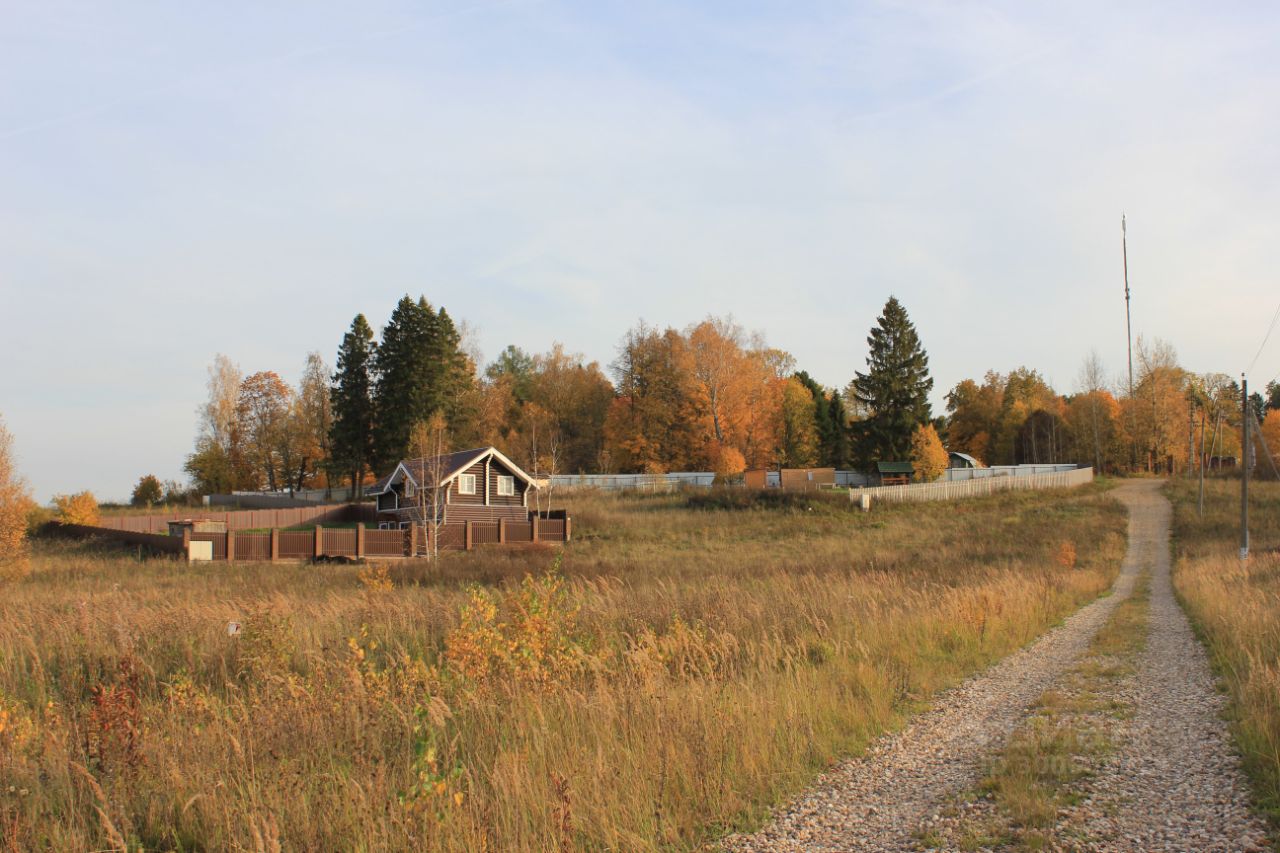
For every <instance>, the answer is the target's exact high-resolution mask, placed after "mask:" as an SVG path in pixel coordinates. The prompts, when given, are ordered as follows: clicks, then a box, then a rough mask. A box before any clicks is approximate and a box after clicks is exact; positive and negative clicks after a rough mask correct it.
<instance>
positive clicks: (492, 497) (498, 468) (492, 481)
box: [489, 459, 529, 507]
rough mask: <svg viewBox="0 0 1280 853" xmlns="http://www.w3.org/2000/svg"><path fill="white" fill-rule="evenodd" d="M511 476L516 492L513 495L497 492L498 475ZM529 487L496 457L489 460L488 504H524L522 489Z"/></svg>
mask: <svg viewBox="0 0 1280 853" xmlns="http://www.w3.org/2000/svg"><path fill="white" fill-rule="evenodd" d="M500 476H501V477H511V478H513V479H514V480H515V487H516V493H515V494H514V495H500V494H498V477H500ZM528 487H529V484H528V483H526V482H525V481H524V480H523V479H521V478H520V477H517V476H516V475H515V474H513V473H512V472H511V469H509V468H508V467H507V466H506V465H503V464H502V463H501V462H499V461H498V460H497V459H490V460H489V504H490V505H491V506H518V507H523V506H524V490H525V489H527V488H528Z"/></svg>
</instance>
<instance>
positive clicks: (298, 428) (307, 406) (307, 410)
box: [291, 352, 334, 489]
mask: <svg viewBox="0 0 1280 853" xmlns="http://www.w3.org/2000/svg"><path fill="white" fill-rule="evenodd" d="M292 431H293V433H294V437H293V448H294V451H295V453H296V455H297V459H296V461H295V463H294V465H293V466H292V467H291V470H292V471H293V480H294V482H293V485H294V488H297V489H302V488H305V487H306V486H307V484H308V482H309V481H311V480H313V479H314V478H316V477H317V476H319V475H320V474H321V473H322V472H323V473H324V474H325V475H326V476H325V483H326V485H327V484H328V480H329V478H328V473H329V472H330V471H333V470H334V468H333V465H332V461H331V460H332V456H333V448H332V443H331V438H330V436H331V435H332V433H333V400H332V398H331V397H330V391H329V366H328V365H327V364H325V363H324V358H322V357H321V355H320V353H318V352H312V353H307V362H306V366H305V367H303V370H302V380H301V381H300V382H299V383H298V394H297V397H296V399H295V403H294V423H293V424H292Z"/></svg>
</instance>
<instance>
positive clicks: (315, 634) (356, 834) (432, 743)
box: [0, 485, 1124, 851]
mask: <svg viewBox="0 0 1280 853" xmlns="http://www.w3.org/2000/svg"><path fill="white" fill-rule="evenodd" d="M744 494H745V493H743V492H739V493H735V494H732V495H731V496H720V495H713V496H710V497H702V498H695V499H692V500H691V499H689V498H686V497H685V496H682V495H678V494H677V495H647V496H612V495H598V494H566V495H565V496H564V497H565V499H566V500H567V502H568V504H569V509H570V511H571V512H572V514H573V515H574V518H575V525H574V529H575V532H576V534H577V536H576V540H577V541H575V542H573V543H571V544H570V545H568V546H567V547H565V548H564V550H563V551H562V552H561V551H559V550H553V549H550V548H545V547H537V548H529V549H523V550H521V549H504V550H496V549H493V550H483V549H482V550H479V551H476V552H472V553H463V554H449V555H447V556H445V557H444V558H442V560H441V561H440V562H439V563H438V564H433V563H429V562H425V561H423V562H418V561H414V562H398V563H390V564H384V565H365V566H332V565H328V566H310V565H286V564H278V565H270V564H254V563H234V564H231V565H225V564H218V565H203V566H188V565H185V564H180V563H174V562H167V561H162V560H153V561H141V562H140V561H138V560H136V559H134V558H132V557H130V556H122V555H120V554H119V553H118V552H117V553H111V552H102V551H96V550H94V549H92V548H90V547H87V546H85V545H83V544H79V543H74V544H72V543H66V542H37V543H35V547H34V549H33V556H32V571H31V573H30V574H29V575H27V576H26V577H25V578H23V579H21V580H16V581H12V582H9V583H8V584H7V585H6V586H5V587H4V588H3V602H4V604H3V616H4V618H3V619H2V620H0V779H3V780H4V785H3V786H0V848H4V849H16V850H26V849H57V850H108V849H114V850H124V849H136V848H138V847H145V848H147V849H180V850H206V849H207V850H215V849H217V850H222V849H254V850H259V849H261V850H272V849H335V848H342V849H369V850H381V849H420V850H493V851H499V850H501V851H506V850H577V849H618V850H648V849H688V848H692V847H697V846H698V845H700V844H702V843H704V842H706V841H708V840H709V839H713V838H714V837H716V836H718V835H719V834H721V833H723V832H726V831H729V830H731V829H737V828H745V827H749V826H752V825H755V824H756V823H758V822H759V821H760V820H761V819H762V818H763V816H764V815H765V813H766V811H767V809H768V807H770V806H771V805H773V804H776V803H779V802H781V801H782V800H784V799H785V798H787V797H789V796H790V795H792V794H794V793H796V792H797V791H798V790H800V789H801V788H802V787H803V786H804V785H805V784H806V783H808V782H809V781H811V780H812V779H813V777H814V776H815V775H816V774H817V773H818V772H819V771H821V770H822V769H823V768H824V767H826V766H828V765H829V764H830V763H831V762H832V761H834V760H836V759H838V758H840V757H843V756H847V755H850V754H853V753H856V752H858V751H859V750H860V749H861V748H862V747H863V746H864V745H865V744H866V743H867V742H868V740H869V739H870V738H872V737H873V736H875V735H876V734H877V733H879V732H882V731H884V730H886V729H888V728H892V727H894V726H896V725H898V724H900V722H901V721H902V720H903V718H904V717H905V716H906V715H907V714H909V713H910V712H912V711H913V710H916V709H919V708H920V707H921V706H922V704H923V703H925V702H927V701H928V699H929V697H930V696H931V694H933V693H934V692H936V691H937V690H939V689H941V688H944V687H946V686H948V685H950V684H953V683H955V682H956V681H957V680H959V679H961V678H963V677H964V676H966V675H968V674H969V673H972V672H973V671H975V670H977V669H979V668H981V667H982V666H984V665H986V664H988V663H990V662H991V661H993V660H995V659H998V658H999V657H1001V656H1003V655H1005V654H1007V653H1008V652H1009V651H1011V650H1012V649H1014V648H1016V647H1018V646H1021V645H1023V644H1025V643H1026V642H1028V641H1029V640H1030V639H1032V638H1033V637H1035V636H1036V635H1038V634H1039V633H1041V632H1042V631H1043V630H1045V629H1046V628H1047V627H1049V626H1050V625H1052V624H1054V623H1055V622H1057V621H1059V620H1060V619H1061V618H1062V617H1063V616H1064V615H1065V614H1067V613H1068V612H1070V611H1071V610H1073V609H1074V608H1076V607H1077V606H1079V605H1080V604H1082V603H1084V602H1086V601H1088V600H1090V599H1092V598H1094V597H1096V596H1097V595H1098V594H1100V593H1101V592H1103V591H1104V590H1105V589H1106V588H1107V587H1108V585H1109V584H1110V583H1111V581H1112V580H1113V578H1114V576H1115V574H1116V572H1117V570H1118V566H1119V562H1120V559H1121V557H1122V554H1123V550H1124V539H1123V530H1124V513H1123V511H1122V510H1121V509H1120V508H1119V506H1118V505H1117V504H1115V503H1114V502H1113V501H1111V500H1110V499H1109V498H1108V497H1107V496H1106V494H1105V489H1104V488H1103V487H1101V486H1096V485H1095V486H1093V487H1088V488H1081V489H1076V490H1072V491H1063V492H1046V493H1030V492H1028V493H1008V494H1002V495H997V496H993V497H991V498H986V499H981V500H974V501H969V502H963V503H957V504H953V505H942V504H926V505H904V506H898V507H884V508H880V507H877V508H876V509H875V510H874V511H873V512H872V513H870V514H865V515H864V514H862V513H860V512H858V511H857V510H856V509H853V508H852V507H850V506H849V504H848V503H847V502H846V501H843V500H838V499H831V497H830V496H810V497H802V498H788V499H783V500H774V501H772V502H770V503H760V502H756V501H754V500H751V499H748V498H744V497H742V495H744Z"/></svg>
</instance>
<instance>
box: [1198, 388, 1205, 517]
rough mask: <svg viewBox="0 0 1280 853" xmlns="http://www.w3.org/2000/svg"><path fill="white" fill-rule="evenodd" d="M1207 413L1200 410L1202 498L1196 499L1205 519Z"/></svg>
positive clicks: (1201, 515)
mask: <svg viewBox="0 0 1280 853" xmlns="http://www.w3.org/2000/svg"><path fill="white" fill-rule="evenodd" d="M1206 414H1207V412H1206V411H1205V409H1204V407H1201V409H1200V496H1199V497H1198V498H1197V499H1196V511H1197V513H1198V514H1199V516H1200V518H1204V463H1205V458H1204V428H1205V424H1206V423H1207V418H1206Z"/></svg>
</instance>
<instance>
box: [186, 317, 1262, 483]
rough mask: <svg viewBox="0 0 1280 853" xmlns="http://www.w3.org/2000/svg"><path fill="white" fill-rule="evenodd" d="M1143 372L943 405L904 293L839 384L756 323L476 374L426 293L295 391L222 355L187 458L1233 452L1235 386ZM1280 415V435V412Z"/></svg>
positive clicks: (989, 389) (1169, 365)
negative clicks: (610, 356)
mask: <svg viewBox="0 0 1280 853" xmlns="http://www.w3.org/2000/svg"><path fill="white" fill-rule="evenodd" d="M1138 365H1139V368H1140V369H1139V372H1138V375H1137V377H1136V381H1135V384H1134V388H1133V392H1132V394H1130V393H1128V392H1127V389H1126V390H1125V392H1124V393H1121V392H1120V391H1119V390H1118V389H1117V388H1116V384H1115V383H1112V382H1109V381H1108V380H1107V377H1106V375H1105V373H1104V371H1103V368H1102V365H1101V364H1100V363H1099V362H1098V360H1097V358H1096V357H1094V356H1091V357H1090V358H1089V359H1088V360H1087V361H1086V364H1085V366H1084V368H1083V369H1082V371H1081V376H1080V380H1079V382H1078V383H1077V388H1076V390H1075V391H1074V392H1073V393H1070V394H1059V393H1057V392H1056V391H1054V389H1053V388H1051V387H1050V386H1049V384H1048V383H1047V382H1046V381H1045V380H1044V379H1043V377H1041V376H1040V374H1039V373H1037V372H1036V371H1035V370H1032V369H1029V368H1026V367H1019V368H1016V369H1014V370H1012V371H1010V372H1009V373H1007V374H1002V373H998V372H995V371H991V372H988V373H987V374H986V375H985V376H984V377H983V378H982V379H981V380H974V379H966V380H964V381H962V382H960V383H959V384H957V385H956V386H955V387H954V388H952V389H951V390H950V391H949V392H948V393H947V395H946V413H945V414H941V415H938V416H936V417H935V415H934V413H933V411H932V410H931V407H930V404H929V394H930V392H931V391H932V389H933V380H932V378H931V377H930V374H929V359H928V355H927V353H926V350H925V348H924V346H923V344H922V342H921V340H920V337H919V334H918V333H917V331H916V328H915V326H914V324H913V323H912V322H911V320H910V317H909V316H908V314H907V311H906V308H905V307H904V306H903V305H902V304H901V302H899V301H898V300H897V299H896V298H894V297H890V298H889V299H888V301H887V302H886V303H885V306H884V309H883V311H882V312H881V314H880V316H879V317H877V319H876V321H875V323H874V324H873V326H872V328H871V330H870V332H869V334H868V337H867V357H866V365H865V368H864V369H863V370H860V371H854V375H853V377H852V379H851V380H850V382H849V383H848V384H847V385H846V386H845V387H843V388H831V387H825V386H823V385H821V384H820V383H818V382H817V381H815V380H814V379H813V378H812V377H811V376H810V375H809V374H808V373H807V372H806V371H804V370H802V369H800V368H799V367H798V365H797V364H796V361H795V358H794V357H793V356H792V355H791V354H789V353H787V352H785V351H783V350H781V349H777V348H775V347H771V346H769V345H768V343H767V342H766V341H765V339H764V337H763V336H762V335H761V334H759V333H749V332H747V331H746V330H745V329H743V328H742V327H741V326H740V325H739V324H737V323H736V322H734V321H733V319H732V318H727V317H714V316H713V317H708V318H706V319H705V320H703V321H701V322H699V323H695V324H692V325H690V326H688V327H686V328H684V329H676V328H670V327H668V328H661V329H660V328H657V327H654V326H650V325H648V324H646V323H644V322H643V321H641V322H640V323H638V324H636V325H635V326H634V327H632V328H631V329H628V330H627V331H626V333H625V334H624V335H623V337H622V340H621V341H620V343H619V345H618V349H617V356H616V358H615V359H614V360H613V361H612V362H611V363H610V364H609V365H608V366H607V367H601V365H600V364H599V363H597V362H594V361H587V360H586V359H585V358H584V357H583V356H582V355H580V354H575V353H571V352H568V351H567V350H566V349H565V348H564V347H563V346H562V345H561V344H558V343H557V344H554V345H553V346H552V347H551V349H550V350H548V351H547V352H544V353H528V352H525V351H524V350H522V349H520V348H518V347H515V346H508V347H507V348H506V349H505V350H503V351H502V352H501V353H499V354H498V356H497V357H496V358H495V359H494V360H493V361H491V362H490V363H488V364H487V365H485V366H483V367H481V366H480V359H479V356H478V355H477V354H476V352H475V351H474V348H473V347H471V346H470V345H469V343H468V342H467V340H466V330H465V327H463V328H459V326H458V325H456V324H455V323H454V321H453V319H452V318H451V317H450V315H449V314H448V312H447V311H446V310H445V309H444V308H443V307H440V308H436V307H433V306H432V305H431V304H430V303H428V302H427V300H426V299H425V297H420V298H418V299H416V300H415V299H412V298H410V297H409V296H405V297H404V298H402V299H401V300H400V301H399V303H398V304H397V305H396V306H395V309H394V311H393V312H392V314H391V316H390V318H389V320H388V321H387V324H386V325H385V326H384V327H383V328H382V330H381V333H380V334H377V335H375V333H374V330H373V327H372V326H371V325H370V324H369V322H368V320H367V319H366V318H365V317H364V315H363V314H361V315H357V316H356V317H355V318H354V319H353V320H352V322H351V325H350V327H349V328H348V330H347V331H346V333H345V334H344V335H343V336H342V339H341V342H340V344H339V346H338V350H337V356H336V363H335V366H334V368H333V369H332V371H331V370H330V368H329V367H328V366H327V365H326V364H325V362H324V360H323V358H322V357H321V356H320V354H318V353H311V354H309V355H308V356H307V358H306V362H305V365H304V368H303V371H302V375H301V378H300V380H299V382H298V384H297V386H296V388H295V387H293V386H291V385H290V384H289V383H288V382H286V381H285V380H283V379H282V378H281V377H280V376H279V375H278V374H277V373H275V372H274V371H262V372H258V373H253V374H250V375H248V376H244V375H242V374H241V372H240V370H239V369H238V368H237V367H236V365H235V364H233V363H232V362H231V361H230V359H228V358H227V357H226V356H222V355H219V356H217V357H216V358H215V360H214V362H213V364H212V365H211V367H210V368H209V382H208V400H207V401H206V402H205V404H204V405H203V406H202V408H201V409H200V418H199V428H198V433H197V437H196V442H195V447H194V450H193V452H192V454H191V455H190V456H189V457H188V458H187V462H186V471H187V473H188V474H189V475H190V477H191V480H192V484H193V487H194V488H195V489H196V490H198V491H200V492H202V493H209V492H227V491H232V490H235V489H247V490H258V489H269V490H273V491H280V490H294V489H300V488H304V487H324V486H327V485H342V484H354V485H355V486H356V488H357V490H359V488H360V487H361V486H362V485H363V484H365V483H367V482H368V481H369V480H370V478H371V477H375V476H377V475H379V474H383V473H386V472H387V471H389V470H390V469H391V468H392V467H394V465H395V464H396V462H398V461H399V460H400V459H402V458H406V457H410V456H414V455H421V454H422V453H424V452H425V451H424V448H426V447H437V446H440V445H441V444H442V441H441V435H447V439H445V440H444V441H443V444H444V445H445V446H448V447H451V448H454V449H460V448H466V447H474V446H484V445H490V444H492V445H494V446H496V447H498V448H499V449H500V450H502V451H503V452H504V453H506V454H507V455H508V456H510V457H511V458H513V459H514V460H515V461H516V462H517V463H519V464H521V465H523V466H525V467H526V468H527V469H528V470H530V471H534V472H538V473H544V474H545V473H588V472H594V473H610V472H647V473H659V472H665V471H678V470H711V471H715V472H717V473H720V474H723V475H726V476H731V475H734V474H738V473H741V472H742V471H743V470H746V469H749V468H773V467H779V466H781V467H811V466H830V467H836V468H857V469H860V470H869V469H871V468H873V467H874V463H875V462H877V461H890V460H895V461H896V460H907V459H911V460H915V461H916V463H917V468H918V469H927V471H928V472H929V474H931V475H932V474H935V473H937V472H938V469H939V466H940V465H942V466H945V460H946V452H945V451H944V450H942V448H943V445H944V444H945V446H946V447H947V448H948V449H950V450H954V451H961V452H965V453H969V454H970V455H972V456H974V457H975V458H976V459H977V460H979V462H981V463H982V464H987V465H994V464H1014V463H1021V462H1038V463H1040V462H1043V463H1048V462H1077V463H1081V464H1091V465H1094V466H1095V467H1096V468H1097V469H1099V470H1118V469H1127V468H1135V467H1137V468H1141V467H1148V468H1151V467H1161V466H1164V467H1168V466H1174V467H1176V466H1177V465H1178V464H1180V459H1179V457H1178V454H1177V453H1176V452H1175V450H1176V448H1179V447H1182V448H1183V449H1185V448H1186V447H1187V445H1188V439H1187V435H1188V429H1189V425H1190V429H1191V431H1192V432H1195V430H1201V431H1208V430H1212V431H1213V436H1212V437H1213V441H1212V442H1210V443H1209V444H1207V446H1210V447H1212V449H1213V450H1214V451H1215V455H1220V456H1229V455H1231V454H1232V451H1233V448H1234V450H1235V451H1236V452H1238V445H1239V439H1238V436H1236V435H1235V434H1234V433H1233V432H1232V430H1233V427H1237V426H1238V421H1239V417H1238V412H1237V413H1235V414H1234V415H1233V413H1232V412H1231V402H1230V401H1231V395H1232V393H1233V391H1232V389H1233V387H1235V386H1234V385H1233V383H1232V382H1231V380H1229V379H1228V378H1226V377H1224V376H1221V375H1217V374H1211V375H1206V376H1197V375H1194V374H1191V373H1189V372H1187V371H1185V370H1183V369H1182V368H1181V367H1179V366H1178V365H1177V359H1176V356H1175V354H1174V353H1173V351H1172V348H1170V347H1169V346H1168V345H1167V344H1164V343H1161V342H1155V343H1152V344H1150V345H1148V344H1147V343H1146V342H1144V341H1143V340H1142V339H1139V345H1138ZM1238 390H1239V389H1238V387H1235V392H1234V393H1236V394H1237V396H1238ZM1270 394H1271V397H1272V399H1271V400H1265V399H1262V398H1261V397H1260V398H1259V416H1260V417H1262V416H1264V415H1266V413H1267V411H1268V410H1269V408H1270V409H1275V410H1278V411H1280V388H1274V387H1273V388H1272V389H1271V390H1270ZM1237 409H1238V407H1237ZM1194 412H1199V413H1201V414H1202V415H1203V417H1201V418H1200V421H1203V423H1199V422H1197V421H1196V417H1197V416H1196V415H1195V414H1194ZM1272 420H1273V421H1274V427H1275V428H1280V415H1277V417H1276V418H1275V419H1272ZM1197 424H1198V425H1197ZM428 435H431V436H434V438H433V440H431V441H428V440H427V436H428ZM1179 440H1181V441H1182V442H1183V443H1182V444H1181V445H1179V444H1178V441H1179ZM1233 442H1234V445H1233ZM1275 444H1277V445H1280V436H1277V439H1276V440H1275ZM1277 449H1278V450H1280V448H1277ZM1185 459H1186V456H1185V454H1183V456H1182V457H1181V462H1182V463H1183V464H1185ZM940 460H941V461H940Z"/></svg>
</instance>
